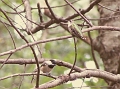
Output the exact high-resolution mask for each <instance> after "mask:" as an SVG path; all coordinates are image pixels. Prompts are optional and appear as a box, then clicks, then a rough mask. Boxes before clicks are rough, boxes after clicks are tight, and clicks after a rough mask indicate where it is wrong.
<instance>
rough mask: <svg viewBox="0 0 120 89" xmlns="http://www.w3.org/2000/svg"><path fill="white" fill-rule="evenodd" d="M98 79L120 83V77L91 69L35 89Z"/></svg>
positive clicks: (65, 76)
mask: <svg viewBox="0 0 120 89" xmlns="http://www.w3.org/2000/svg"><path fill="white" fill-rule="evenodd" d="M88 76H89V77H97V78H102V79H106V80H110V81H113V82H116V83H117V82H120V75H119V74H118V75H115V74H112V73H109V72H106V71H101V70H97V69H89V70H84V71H82V72H81V73H71V74H70V75H62V76H59V77H58V78H56V79H55V80H52V81H49V82H47V83H44V84H41V85H39V88H35V89H48V88H53V87H55V86H58V85H61V84H63V83H66V82H68V81H73V80H75V79H77V78H85V77H88Z"/></svg>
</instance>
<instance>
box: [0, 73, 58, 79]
mask: <svg viewBox="0 0 120 89" xmlns="http://www.w3.org/2000/svg"><path fill="white" fill-rule="evenodd" d="M31 75H37V73H18V74H13V75H9V76H5V77H2V78H0V81H2V80H5V79H9V78H13V77H17V76H31ZM40 75H43V76H46V77H50V78H53V79H56V76H51V75H47V74H40Z"/></svg>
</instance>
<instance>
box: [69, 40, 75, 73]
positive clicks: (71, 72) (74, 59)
mask: <svg viewBox="0 0 120 89" xmlns="http://www.w3.org/2000/svg"><path fill="white" fill-rule="evenodd" d="M73 40H74V49H75V59H74V63H73V66H72V68H71V70H70V72H69V75H70V74H71V73H72V71H73V68H74V66H75V64H76V61H77V44H76V38H73Z"/></svg>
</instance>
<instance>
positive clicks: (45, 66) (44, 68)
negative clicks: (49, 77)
mask: <svg viewBox="0 0 120 89" xmlns="http://www.w3.org/2000/svg"><path fill="white" fill-rule="evenodd" d="M55 65H56V63H55V60H49V61H44V62H43V63H42V64H41V66H40V72H43V73H46V74H50V71H51V70H52V69H53V68H54V66H55ZM37 71H38V69H35V70H34V71H33V72H37ZM33 80H34V75H33V78H32V80H31V83H32V81H33Z"/></svg>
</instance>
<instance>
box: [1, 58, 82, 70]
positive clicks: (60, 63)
mask: <svg viewBox="0 0 120 89" xmlns="http://www.w3.org/2000/svg"><path fill="white" fill-rule="evenodd" d="M46 60H50V59H49V58H40V59H38V62H39V63H43V62H44V61H46ZM53 60H55V63H56V64H57V65H58V66H64V67H67V68H72V66H73V64H70V63H68V62H65V61H61V60H57V59H53ZM4 62H5V59H0V64H2V63H4ZM5 64H20V65H23V64H36V61H35V59H22V58H21V59H9V60H8V61H6V62H5ZM73 69H74V70H75V71H78V72H80V71H82V70H83V69H82V68H80V67H77V66H74V68H73Z"/></svg>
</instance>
